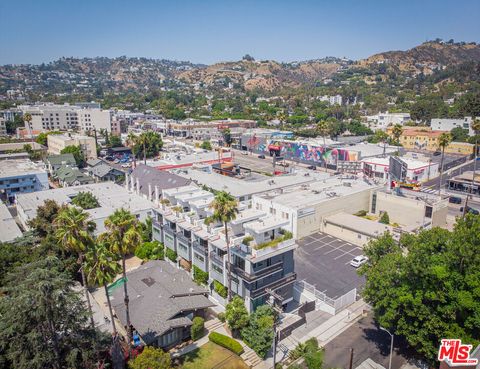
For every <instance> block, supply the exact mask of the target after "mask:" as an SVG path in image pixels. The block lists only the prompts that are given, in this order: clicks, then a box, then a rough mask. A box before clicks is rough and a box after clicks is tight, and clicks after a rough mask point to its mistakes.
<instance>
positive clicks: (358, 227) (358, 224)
mask: <svg viewBox="0 0 480 369" xmlns="http://www.w3.org/2000/svg"><path fill="white" fill-rule="evenodd" d="M325 221H326V222H327V223H331V224H334V225H336V226H338V227H344V228H347V229H350V230H352V231H355V232H358V233H363V234H366V235H368V236H371V237H378V236H381V235H382V234H384V233H385V232H387V231H388V232H390V233H393V227H392V226H389V225H387V224H382V223H379V222H375V221H373V220H368V219H365V218H361V217H357V216H356V215H352V214H348V213H344V212H341V213H337V214H334V215H330V216H328V217H325Z"/></svg>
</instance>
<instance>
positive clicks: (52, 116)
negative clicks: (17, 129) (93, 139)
mask: <svg viewBox="0 0 480 369" xmlns="http://www.w3.org/2000/svg"><path fill="white" fill-rule="evenodd" d="M19 109H20V110H21V111H22V113H23V114H25V113H30V114H31V115H32V121H31V122H30V128H31V129H32V130H34V131H54V130H56V131H66V130H79V131H83V132H86V131H89V130H93V129H96V130H100V129H106V130H107V131H108V132H111V130H112V127H111V116H110V111H108V110H102V109H99V108H88V107H82V106H76V105H69V104H65V105H57V104H52V103H45V104H37V105H21V106H19ZM27 128H28V127H27Z"/></svg>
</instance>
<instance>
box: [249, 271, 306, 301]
mask: <svg viewBox="0 0 480 369" xmlns="http://www.w3.org/2000/svg"><path fill="white" fill-rule="evenodd" d="M296 279H297V273H295V272H293V273H289V274H287V275H286V276H285V277H283V278H281V279H279V280H277V281H275V282H272V283H269V284H267V285H265V286H262V287H259V288H257V289H256V290H253V291H252V293H251V295H250V297H251V298H252V299H255V298H257V297H259V296H261V295H263V294H265V290H266V289H267V288H270V289H272V290H275V289H277V288H280V287H283V286H285V285H287V284H289V283H292V282H294V281H295V280H296Z"/></svg>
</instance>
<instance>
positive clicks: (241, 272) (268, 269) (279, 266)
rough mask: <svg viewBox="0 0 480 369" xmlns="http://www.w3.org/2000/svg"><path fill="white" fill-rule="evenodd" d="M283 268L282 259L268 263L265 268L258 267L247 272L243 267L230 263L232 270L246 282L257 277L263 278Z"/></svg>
mask: <svg viewBox="0 0 480 369" xmlns="http://www.w3.org/2000/svg"><path fill="white" fill-rule="evenodd" d="M282 268H283V261H279V262H278V263H275V264H273V265H270V266H268V267H266V268H263V269H260V270H258V271H256V272H253V273H247V272H246V271H244V270H243V269H240V268H239V267H238V266H235V265H232V271H233V272H234V273H235V274H237V275H238V276H239V277H240V278H242V279H244V280H246V281H247V282H253V281H255V280H257V279H260V278H263V277H265V276H266V275H268V274H270V273H274V272H278V271H279V270H282Z"/></svg>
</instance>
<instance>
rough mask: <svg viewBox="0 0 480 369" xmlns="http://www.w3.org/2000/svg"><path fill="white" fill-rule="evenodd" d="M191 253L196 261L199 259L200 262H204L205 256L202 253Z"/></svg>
mask: <svg viewBox="0 0 480 369" xmlns="http://www.w3.org/2000/svg"><path fill="white" fill-rule="evenodd" d="M193 255H194V257H195V259H197V260H198V261H200V262H202V263H203V262H205V258H204V257H203V256H202V255H198V254H196V253H194V254H193Z"/></svg>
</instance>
